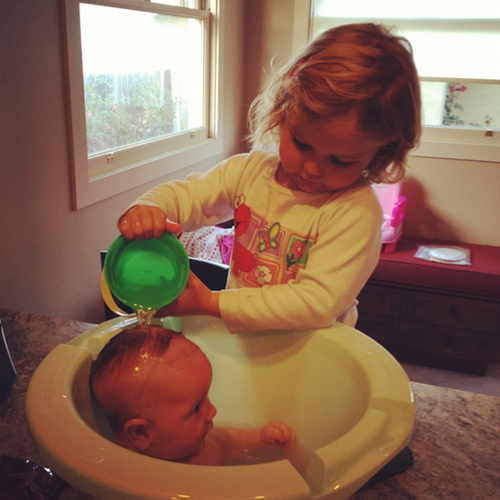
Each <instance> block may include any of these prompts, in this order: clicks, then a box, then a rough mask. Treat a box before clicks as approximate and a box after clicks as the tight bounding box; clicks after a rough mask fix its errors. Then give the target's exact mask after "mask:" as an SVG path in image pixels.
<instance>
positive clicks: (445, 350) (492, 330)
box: [356, 237, 500, 375]
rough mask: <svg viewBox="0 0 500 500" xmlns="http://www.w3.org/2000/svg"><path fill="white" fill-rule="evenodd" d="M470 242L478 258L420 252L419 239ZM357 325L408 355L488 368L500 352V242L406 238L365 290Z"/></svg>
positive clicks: (481, 371)
mask: <svg viewBox="0 0 500 500" xmlns="http://www.w3.org/2000/svg"><path fill="white" fill-rule="evenodd" d="M438 244H441V245H447V246H459V247H463V248H468V249H470V251H471V265H470V266H460V265H453V264H441V263H436V262H429V261H426V260H422V259H418V258H416V257H415V256H414V255H415V252H416V251H417V249H418V245H438ZM359 301H360V304H359V306H358V309H359V320H358V323H357V325H356V328H357V329H358V330H360V331H362V332H364V333H366V334H367V335H369V336H370V337H372V338H374V339H375V340H376V341H377V342H379V343H380V344H382V345H383V346H384V347H385V348H386V349H387V350H389V351H390V352H391V353H392V354H393V355H394V356H395V357H396V359H398V360H399V361H400V362H408V363H415V364H421V365H427V366H433V367H436V368H444V369H449V370H456V371H462V372H467V373H473V374H478V375H485V374H486V370H487V365H488V363H498V362H499V359H500V356H499V355H500V247H492V246H484V245H471V244H465V243H452V242H443V241H434V240H432V241H431V240H425V239H421V238H410V237H405V238H404V239H403V241H402V243H400V244H399V245H398V247H397V250H396V251H395V252H394V253H381V255H380V261H379V264H378V265H377V268H376V269H375V271H374V273H373V274H372V276H371V278H370V279H369V281H368V283H367V284H366V286H365V287H364V288H363V290H362V292H361V293H360V296H359Z"/></svg>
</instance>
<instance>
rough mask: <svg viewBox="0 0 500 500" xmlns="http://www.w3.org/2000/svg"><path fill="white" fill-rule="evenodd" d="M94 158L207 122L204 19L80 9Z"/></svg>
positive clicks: (91, 7) (90, 146) (93, 7)
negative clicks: (204, 114) (205, 119)
mask: <svg viewBox="0 0 500 500" xmlns="http://www.w3.org/2000/svg"><path fill="white" fill-rule="evenodd" d="M80 15H81V37H82V58H83V74H84V86H85V114H86V126H87V148H88V155H89V156H91V155H95V154H99V153H103V152H106V151H111V150H115V149H118V148H122V147H125V146H128V145H131V144H137V143H140V142H144V141H149V140H151V139H155V138H158V137H164V136H166V135H169V134H174V133H176V132H182V131H186V130H191V129H195V128H199V127H201V126H202V125H203V120H204V116H203V110H204V102H203V101H204V90H203V83H204V68H203V26H202V22H201V21H199V20H196V19H190V18H187V17H176V16H175V17H174V16H168V15H162V14H154V13H151V12H141V11H133V10H128V9H121V8H115V7H105V6H100V5H90V4H81V6H80Z"/></svg>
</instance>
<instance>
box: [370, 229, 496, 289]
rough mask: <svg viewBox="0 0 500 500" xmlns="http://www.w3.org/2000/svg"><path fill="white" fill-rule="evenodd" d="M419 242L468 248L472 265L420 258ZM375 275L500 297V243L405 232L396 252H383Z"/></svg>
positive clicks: (415, 283)
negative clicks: (458, 239) (472, 243)
mask: <svg viewBox="0 0 500 500" xmlns="http://www.w3.org/2000/svg"><path fill="white" fill-rule="evenodd" d="M419 245H444V246H458V247H462V248H468V249H469V250H470V251H471V265H470V266H457V265H453V264H441V263H438V262H429V261H427V260H423V259H418V258H417V257H415V256H414V255H415V253H416V251H417V250H418V246H419ZM371 278H372V279H377V280H381V281H390V282H395V283H405V284H409V285H418V286H424V287H428V288H436V289H444V290H451V291H458V292H464V293H471V294H477V295H484V296H486V297H490V298H497V299H498V298H500V247H493V246H486V245H471V244H468V243H457V242H450V241H447V242H446V241H438V240H426V239H424V238H411V237H408V236H404V235H403V241H402V243H400V244H399V245H398V247H397V249H396V251H395V252H394V253H381V254H380V261H379V263H378V265H377V267H376V269H375V271H374V272H373V274H372V276H371Z"/></svg>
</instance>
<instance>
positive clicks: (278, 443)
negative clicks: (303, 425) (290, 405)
mask: <svg viewBox="0 0 500 500" xmlns="http://www.w3.org/2000/svg"><path fill="white" fill-rule="evenodd" d="M260 439H261V443H262V445H263V446H269V447H271V448H283V451H290V450H291V449H292V448H293V446H294V444H295V432H293V430H292V429H291V428H290V427H289V426H288V425H287V424H285V423H283V422H281V421H280V420H271V422H268V423H267V424H266V425H265V426H264V427H262V429H261V430H260Z"/></svg>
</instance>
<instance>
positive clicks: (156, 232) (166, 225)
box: [118, 205, 181, 240]
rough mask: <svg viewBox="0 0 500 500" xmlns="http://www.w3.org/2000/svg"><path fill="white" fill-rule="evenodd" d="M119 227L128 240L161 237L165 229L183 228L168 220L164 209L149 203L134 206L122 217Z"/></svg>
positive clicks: (177, 229)
mask: <svg viewBox="0 0 500 500" xmlns="http://www.w3.org/2000/svg"><path fill="white" fill-rule="evenodd" d="M118 228H119V230H120V233H122V234H123V236H124V237H125V238H127V240H133V239H134V238H135V239H136V240H149V239H151V238H160V237H161V235H162V234H163V233H164V232H165V231H168V232H169V233H178V232H180V230H181V227H180V226H179V224H176V223H175V222H170V221H169V220H167V216H166V215H165V213H164V212H163V210H161V209H160V208H158V207H152V206H149V205H137V206H135V207H132V208H131V209H130V210H129V211H127V212H126V213H125V215H124V216H123V217H122V218H121V220H120V221H119V223H118Z"/></svg>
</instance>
